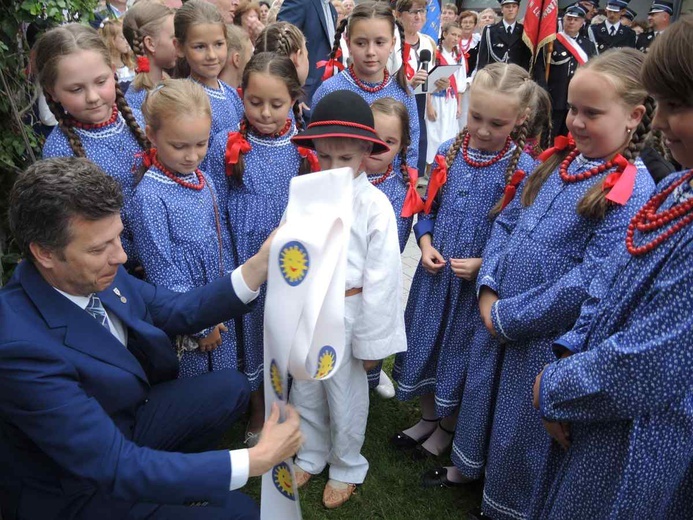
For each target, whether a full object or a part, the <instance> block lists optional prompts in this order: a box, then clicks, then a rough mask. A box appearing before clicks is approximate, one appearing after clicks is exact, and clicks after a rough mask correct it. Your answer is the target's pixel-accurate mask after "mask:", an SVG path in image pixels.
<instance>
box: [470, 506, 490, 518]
mask: <svg viewBox="0 0 693 520" xmlns="http://www.w3.org/2000/svg"><path fill="white" fill-rule="evenodd" d="M465 518H466V520H493V519H492V518H491V517H490V516H488V515H487V514H484V513H483V512H482V511H481V508H480V507H475V508H474V509H472V510H471V511H467V516H466V517H465Z"/></svg>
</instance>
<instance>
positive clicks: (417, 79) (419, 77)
mask: <svg viewBox="0 0 693 520" xmlns="http://www.w3.org/2000/svg"><path fill="white" fill-rule="evenodd" d="M427 79H428V72H426V71H425V70H424V69H420V70H419V71H417V73H416V74H414V77H413V78H411V79H410V80H409V86H410V87H411V88H416V87H418V86H419V85H421V84H422V83H423V82H424V81H426V80H427Z"/></svg>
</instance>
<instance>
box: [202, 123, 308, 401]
mask: <svg viewBox="0 0 693 520" xmlns="http://www.w3.org/2000/svg"><path fill="white" fill-rule="evenodd" d="M296 132H297V131H296V126H295V125H292V126H291V128H290V129H289V131H288V132H287V133H285V134H284V135H282V136H279V137H273V136H263V135H259V134H256V133H255V132H253V131H252V129H251V130H248V133H247V141H248V142H249V143H250V146H251V150H250V151H249V152H248V153H246V154H245V155H244V156H243V160H244V161H245V171H244V173H243V184H242V185H239V184H238V183H237V182H236V181H235V180H232V179H227V177H226V163H225V160H224V152H225V150H226V144H227V140H228V132H221V133H220V134H218V135H216V136H215V137H214V139H213V140H212V147H211V149H210V152H209V154H208V157H207V160H206V162H205V164H206V168H207V169H208V170H209V172H210V177H211V178H212V179H213V180H214V182H217V183H220V182H222V181H220V180H218V179H224V180H223V182H224V183H225V184H224V185H225V189H226V193H225V196H220V197H219V199H220V207H222V206H221V204H225V205H226V218H227V222H228V225H229V226H230V235H231V246H230V247H231V250H232V252H233V260H234V265H242V264H243V263H244V262H245V261H246V260H248V259H249V258H250V257H251V256H253V255H254V254H255V253H257V252H258V251H259V250H260V247H261V246H262V244H263V243H264V241H265V240H266V239H267V237H269V235H270V233H272V231H274V229H275V228H276V227H277V226H278V225H279V224H280V222H281V218H282V215H283V214H284V210H285V209H286V205H287V203H288V201H289V183H290V182H291V179H292V178H293V177H295V176H296V175H298V173H299V168H300V165H301V157H300V155H299V154H298V150H297V148H296V146H294V145H293V144H292V143H291V137H293V136H294V135H296ZM223 190H224V188H221V186H219V185H218V186H217V191H218V192H222V191H223ZM265 293H266V286H265V285H263V286H262V287H261V289H260V295H259V296H258V298H257V300H256V301H257V303H256V304H255V307H254V309H253V310H252V311H251V312H250V313H248V314H245V315H244V316H243V317H242V318H240V319H239V320H237V323H238V327H239V338H240V341H241V345H242V358H243V365H242V368H243V372H244V373H245V374H246V376H247V377H248V380H249V382H250V387H251V390H252V391H255V390H257V389H258V388H260V385H261V383H262V374H263V355H264V339H263V320H264V302H265Z"/></svg>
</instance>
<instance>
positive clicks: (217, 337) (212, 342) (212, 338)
mask: <svg viewBox="0 0 693 520" xmlns="http://www.w3.org/2000/svg"><path fill="white" fill-rule="evenodd" d="M228 330H229V329H227V328H226V325H224V324H223V323H220V324H219V325H217V326H216V327H214V328H213V329H212V332H210V333H209V334H207V335H206V336H205V337H204V338H200V339H198V340H197V347H198V350H199V351H200V352H211V351H212V350H214V349H215V348H217V347H220V346H221V333H222V332H227V331H228Z"/></svg>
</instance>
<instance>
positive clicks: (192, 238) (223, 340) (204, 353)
mask: <svg viewBox="0 0 693 520" xmlns="http://www.w3.org/2000/svg"><path fill="white" fill-rule="evenodd" d="M142 109H143V110H144V116H145V119H146V121H147V134H148V136H149V138H150V140H151V142H152V145H153V146H154V148H153V149H152V150H149V151H148V152H147V153H146V154H145V156H144V165H145V168H147V169H146V171H145V172H144V176H143V177H142V179H141V180H140V182H139V183H138V185H137V187H136V189H135V194H134V197H133V203H132V222H133V235H134V247H135V251H136V253H137V256H138V258H139V259H140V262H141V264H142V267H143V268H144V274H145V279H146V281H148V282H150V283H152V284H154V285H160V286H162V287H166V288H167V289H171V290H173V291H177V292H187V291H189V290H191V289H194V288H196V287H201V286H203V285H205V284H208V283H210V282H211V281H213V280H215V279H217V278H219V277H220V276H226V275H228V274H229V273H230V272H231V271H232V267H233V264H232V261H231V254H230V251H224V249H223V242H224V240H223V238H222V229H221V225H220V223H221V219H220V218H219V212H220V209H219V207H218V205H217V201H216V195H215V190H214V186H213V185H212V182H211V180H210V178H209V177H208V176H206V175H205V174H204V173H202V171H200V170H199V169H198V166H199V164H200V162H202V159H203V158H204V156H205V153H206V152H207V143H208V142H209V128H210V125H211V111H210V106H209V101H208V99H207V97H206V94H205V92H204V90H203V89H202V87H200V86H199V85H197V84H195V83H193V82H191V81H188V80H183V79H178V80H164V81H163V82H162V83H160V84H159V85H158V86H157V87H155V88H154V90H152V91H151V92H150V93H149V95H148V96H147V99H146V100H145V102H144V105H142ZM176 346H177V348H178V351H179V356H180V358H181V359H180V374H179V377H191V376H197V375H200V374H204V373H206V372H211V371H214V370H220V369H224V368H237V366H238V361H237V354H236V333H235V329H234V324H233V321H229V322H226V323H220V324H218V325H217V326H215V327H212V328H210V329H207V330H202V331H199V332H198V333H196V334H194V335H192V336H190V337H188V336H184V337H179V338H176Z"/></svg>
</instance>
